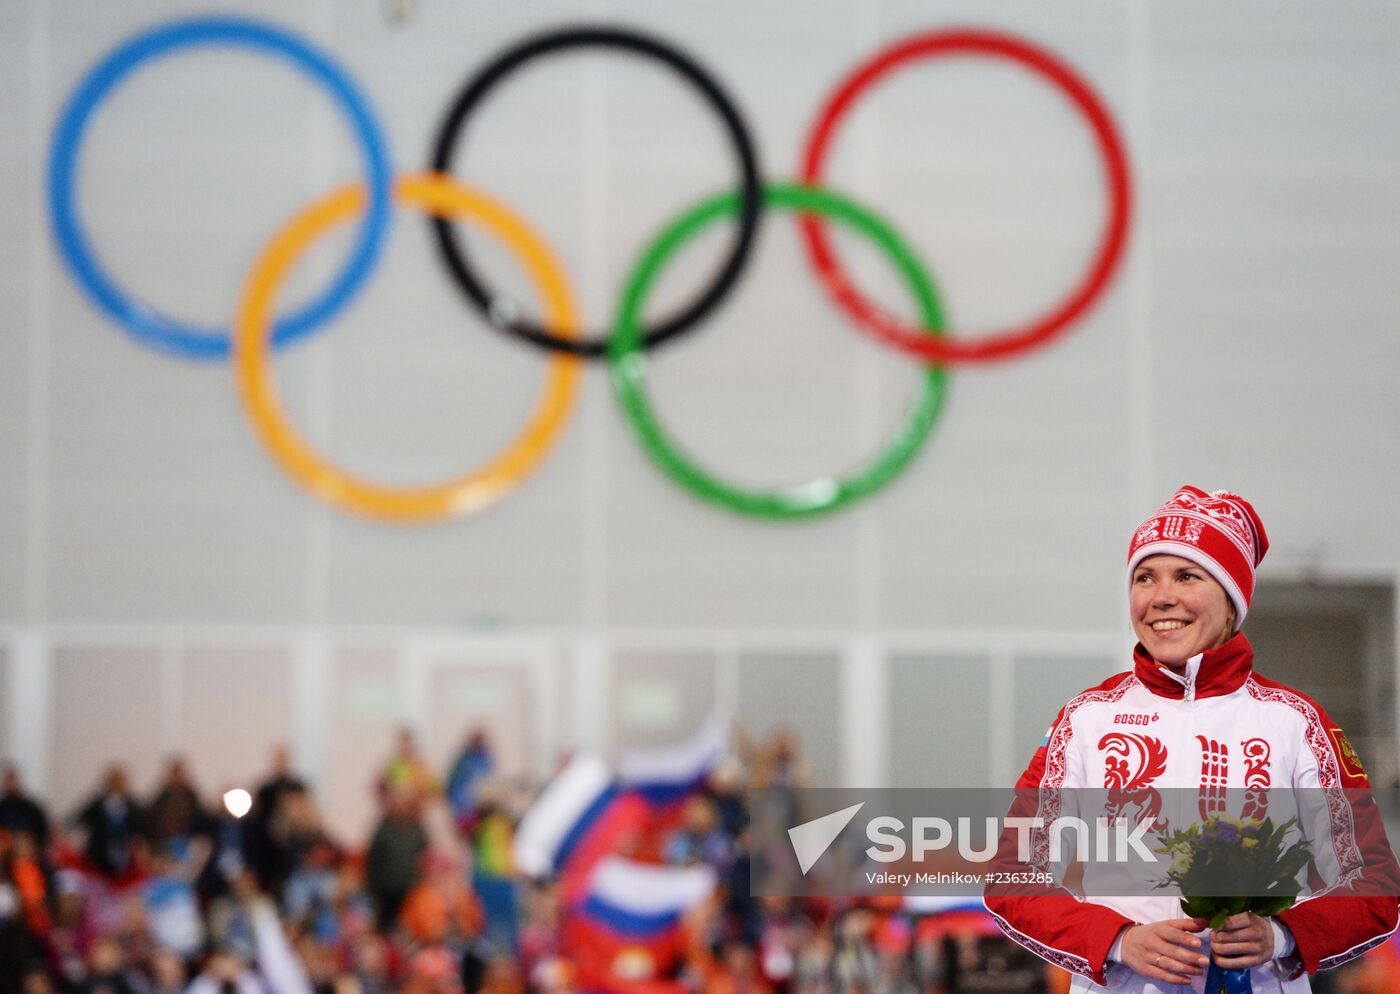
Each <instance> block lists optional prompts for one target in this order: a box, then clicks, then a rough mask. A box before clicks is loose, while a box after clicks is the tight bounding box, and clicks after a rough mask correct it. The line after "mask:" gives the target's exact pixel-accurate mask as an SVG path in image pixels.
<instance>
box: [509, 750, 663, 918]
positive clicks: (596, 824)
mask: <svg viewBox="0 0 1400 994" xmlns="http://www.w3.org/2000/svg"><path fill="white" fill-rule="evenodd" d="M649 819H650V811H649V810H648V809H647V806H646V804H644V803H643V802H642V801H641V799H640V798H637V797H634V796H631V795H629V794H627V793H625V792H623V791H620V790H619V789H618V787H617V785H616V784H615V783H614V782H613V778H612V774H611V773H610V772H609V770H608V767H607V764H605V763H604V762H603V761H602V760H601V759H599V758H598V757H597V756H592V755H587V754H579V755H576V756H574V757H573V758H572V759H570V760H569V761H568V763H566V764H565V765H564V768H563V769H562V770H560V771H559V773H558V774H556V775H555V777H554V779H553V780H551V781H550V782H549V783H548V784H547V785H546V786H545V788H544V790H543V791H541V792H540V796H539V797H538V798H536V799H535V803H534V804H533V805H531V806H530V809H529V810H528V811H527V812H525V817H524V818H522V819H521V821H520V826H519V828H518V829H517V831H516V833H515V840H514V842H513V844H512V849H511V854H512V855H513V856H514V857H515V865H516V866H517V867H518V868H519V869H520V870H521V872H523V873H525V874H527V875H529V876H532V877H548V876H555V875H559V876H561V877H563V878H564V885H565V891H566V894H572V895H574V896H577V895H578V894H579V893H580V892H581V890H582V888H583V886H584V885H585V884H586V882H587V879H588V872H589V871H590V870H591V869H592V868H593V867H594V866H595V865H597V863H598V861H599V860H601V859H602V858H603V857H605V856H607V855H608V854H610V853H612V852H614V851H615V850H616V849H617V848H618V847H619V845H620V844H621V843H622V841H623V840H624V839H625V838H626V837H627V836H628V835H630V834H635V833H639V832H640V831H641V830H642V829H643V827H644V826H645V825H646V823H647V822H648V820H649Z"/></svg>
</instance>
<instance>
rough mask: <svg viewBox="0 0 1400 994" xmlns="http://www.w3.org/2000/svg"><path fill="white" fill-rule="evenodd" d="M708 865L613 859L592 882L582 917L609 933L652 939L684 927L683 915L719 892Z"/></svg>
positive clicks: (596, 871)
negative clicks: (670, 864) (662, 863)
mask: <svg viewBox="0 0 1400 994" xmlns="http://www.w3.org/2000/svg"><path fill="white" fill-rule="evenodd" d="M715 883H716V880H715V871H714V870H713V869H711V868H710V867H708V866H684V867H681V866H662V865H659V864H655V863H638V862H636V861H635V860H630V859H624V858H623V857H621V856H611V857H609V858H607V859H604V860H602V861H601V862H599V863H598V865H597V867H596V868H595V869H594V871H593V874H592V876H591V877H590V878H589V881H588V890H587V895H586V896H585V898H584V900H583V903H582V905H581V906H580V909H579V910H580V912H581V913H582V914H584V915H586V916H587V917H588V918H590V919H592V920H593V921H594V922H595V923H597V924H598V925H600V926H602V927H603V928H605V929H607V930H608V931H610V932H612V933H614V934H616V935H618V936H621V937H624V938H633V939H649V938H653V937H655V936H657V935H660V934H662V933H664V932H667V931H670V930H673V929H675V928H677V927H679V925H680V923H681V918H682V916H684V914H685V913H686V912H687V911H689V910H690V909H691V908H694V907H695V906H696V905H698V904H701V903H702V902H704V901H706V900H708V899H709V897H710V895H712V894H713V893H714V892H715Z"/></svg>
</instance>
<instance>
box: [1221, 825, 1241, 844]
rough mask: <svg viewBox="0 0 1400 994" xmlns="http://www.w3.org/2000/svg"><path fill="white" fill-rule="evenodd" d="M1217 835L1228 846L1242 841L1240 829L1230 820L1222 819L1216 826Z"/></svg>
mask: <svg viewBox="0 0 1400 994" xmlns="http://www.w3.org/2000/svg"><path fill="white" fill-rule="evenodd" d="M1215 837H1216V838H1217V839H1219V840H1220V841H1221V842H1223V843H1224V844H1225V845H1227V846H1233V845H1237V844H1238V843H1239V841H1240V830H1239V829H1238V828H1236V827H1235V826H1234V825H1232V824H1231V823H1230V822H1228V821H1222V822H1219V823H1217V824H1216V826H1215Z"/></svg>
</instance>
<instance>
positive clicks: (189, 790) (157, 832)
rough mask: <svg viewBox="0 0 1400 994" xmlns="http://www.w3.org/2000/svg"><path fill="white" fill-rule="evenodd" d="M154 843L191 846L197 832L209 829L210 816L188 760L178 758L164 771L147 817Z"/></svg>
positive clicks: (178, 847) (179, 846) (172, 760)
mask: <svg viewBox="0 0 1400 994" xmlns="http://www.w3.org/2000/svg"><path fill="white" fill-rule="evenodd" d="M147 820H148V823H149V825H150V830H151V841H152V842H154V843H155V844H156V845H158V846H172V845H173V846H175V847H176V850H177V852H178V850H179V849H180V848H182V847H183V846H184V845H186V844H188V842H189V840H190V839H191V838H192V837H193V836H194V834H195V833H196V832H204V831H207V830H208V821H209V815H208V813H207V812H206V811H205V810H204V806H203V805H202V804H201V803H200V801H199V794H198V792H197V791H196V790H195V788H194V785H193V784H191V783H190V777H189V772H188V771H187V770H186V769H185V761H184V760H183V759H181V758H180V757H178V756H176V757H175V758H173V759H171V760H170V764H169V765H168V766H167V767H166V769H165V780H164V782H163V783H162V784H161V785H160V788H159V789H158V790H157V791H156V794H155V797H153V798H152V799H151V806H150V809H149V811H148V814H147Z"/></svg>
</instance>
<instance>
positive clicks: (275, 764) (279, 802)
mask: <svg viewBox="0 0 1400 994" xmlns="http://www.w3.org/2000/svg"><path fill="white" fill-rule="evenodd" d="M306 792H307V788H306V783H305V781H303V780H302V779H301V778H300V777H298V776H297V775H296V774H294V773H293V772H292V766H291V755H290V753H288V751H287V747H286V746H285V745H278V746H276V747H275V748H274V749H273V750H272V769H271V771H270V772H269V773H268V776H267V777H266V778H265V779H264V780H263V782H262V783H261V784H259V785H258V789H257V791H256V792H255V793H254V795H253V807H252V810H251V811H249V812H248V818H247V821H246V822H245V823H244V826H243V828H242V835H243V851H244V855H245V857H246V858H247V860H248V865H249V866H250V867H252V869H253V873H254V874H255V875H256V876H257V878H258V885H259V886H260V887H261V888H262V889H263V890H264V891H265V892H266V893H269V894H273V895H280V894H281V893H282V888H283V886H284V885H285V884H286V882H287V877H288V876H289V875H290V874H291V872H292V867H291V854H290V853H288V851H287V849H286V847H285V841H286V840H285V836H283V835H281V834H280V826H281V824H282V823H281V822H280V821H279V819H280V818H281V815H282V808H283V805H284V803H285V802H286V798H288V797H289V796H293V795H304V794H306Z"/></svg>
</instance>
